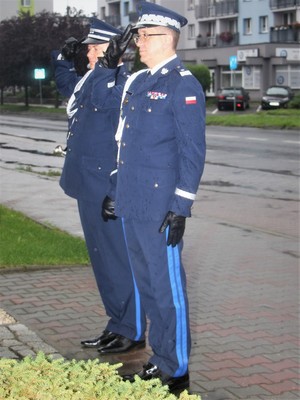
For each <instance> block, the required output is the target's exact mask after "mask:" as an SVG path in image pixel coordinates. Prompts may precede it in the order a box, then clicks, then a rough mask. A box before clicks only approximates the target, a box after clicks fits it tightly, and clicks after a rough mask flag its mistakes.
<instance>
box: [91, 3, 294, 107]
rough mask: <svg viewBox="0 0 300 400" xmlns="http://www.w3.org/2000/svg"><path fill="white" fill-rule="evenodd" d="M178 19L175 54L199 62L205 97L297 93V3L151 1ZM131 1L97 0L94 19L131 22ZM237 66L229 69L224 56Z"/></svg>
mask: <svg viewBox="0 0 300 400" xmlns="http://www.w3.org/2000/svg"><path fill="white" fill-rule="evenodd" d="M152 2H155V3H157V4H160V5H162V6H164V7H168V8H171V9H173V10H174V11H176V12H178V13H180V14H182V15H184V16H185V17H186V18H187V19H188V21H189V23H188V25H187V27H185V28H183V29H182V34H181V39H180V42H179V46H178V55H179V56H180V57H181V59H182V60H183V61H184V62H185V63H192V64H204V65H206V66H207V67H208V68H209V70H210V73H211V76H212V85H211V88H210V90H209V92H208V93H207V95H208V96H215V94H216V93H217V90H218V89H219V88H222V87H226V86H229V85H233V84H234V85H236V86H243V87H245V88H246V89H247V90H248V91H249V92H250V95H251V99H253V100H254V99H260V97H261V95H262V94H263V92H264V91H265V89H266V88H267V87H268V86H270V85H272V84H277V85H287V86H291V87H292V88H293V89H294V90H300V47H299V44H300V0H156V1H155V0H153V1H152ZM136 4H137V0H98V16H99V18H103V19H105V20H107V21H108V22H110V23H112V24H113V25H117V26H124V27H125V26H126V25H127V24H128V23H134V22H135V21H136V18H137V14H136ZM232 56H235V57H237V68H236V69H234V70H233V69H231V68H230V62H229V60H230V57H232Z"/></svg>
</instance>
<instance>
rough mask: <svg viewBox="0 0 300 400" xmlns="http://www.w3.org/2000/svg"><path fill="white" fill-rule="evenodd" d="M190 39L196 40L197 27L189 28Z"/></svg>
mask: <svg viewBox="0 0 300 400" xmlns="http://www.w3.org/2000/svg"><path fill="white" fill-rule="evenodd" d="M188 38H189V39H194V38H195V25H194V24H191V25H189V26H188Z"/></svg>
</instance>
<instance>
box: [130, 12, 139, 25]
mask: <svg viewBox="0 0 300 400" xmlns="http://www.w3.org/2000/svg"><path fill="white" fill-rule="evenodd" d="M128 17H129V22H130V23H133V24H136V23H137V20H138V18H139V16H138V13H137V12H130V13H128Z"/></svg>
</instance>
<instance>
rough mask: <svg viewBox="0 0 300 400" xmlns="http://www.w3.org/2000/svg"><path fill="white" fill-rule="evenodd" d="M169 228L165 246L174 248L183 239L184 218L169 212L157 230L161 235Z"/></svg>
mask: <svg viewBox="0 0 300 400" xmlns="http://www.w3.org/2000/svg"><path fill="white" fill-rule="evenodd" d="M167 227H169V234H168V241H167V245H168V246H170V245H172V247H175V246H176V245H177V244H178V243H179V242H180V240H181V239H182V237H183V234H184V230H185V217H182V216H181V215H176V214H175V213H174V212H172V211H169V212H168V213H167V215H166V217H165V219H164V222H163V223H162V225H161V227H160V228H159V232H160V233H163V232H164V231H165V230H166V228H167Z"/></svg>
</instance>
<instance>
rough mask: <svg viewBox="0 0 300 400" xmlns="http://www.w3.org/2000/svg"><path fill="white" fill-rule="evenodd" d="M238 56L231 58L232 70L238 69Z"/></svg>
mask: <svg viewBox="0 0 300 400" xmlns="http://www.w3.org/2000/svg"><path fill="white" fill-rule="evenodd" d="M237 64H238V63H237V56H230V57H229V67H230V69H237Z"/></svg>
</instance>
